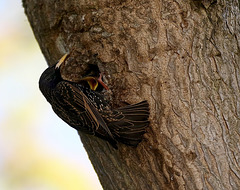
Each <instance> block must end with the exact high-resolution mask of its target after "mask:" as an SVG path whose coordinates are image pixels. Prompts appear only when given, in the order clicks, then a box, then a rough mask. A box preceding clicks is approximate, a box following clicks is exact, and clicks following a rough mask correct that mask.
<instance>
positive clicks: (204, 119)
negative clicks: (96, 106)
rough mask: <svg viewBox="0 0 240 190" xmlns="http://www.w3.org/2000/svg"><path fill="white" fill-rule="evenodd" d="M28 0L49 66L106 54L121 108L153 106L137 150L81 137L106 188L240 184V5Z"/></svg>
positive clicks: (104, 67) (225, 0)
mask: <svg viewBox="0 0 240 190" xmlns="http://www.w3.org/2000/svg"><path fill="white" fill-rule="evenodd" d="M23 5H24V8H25V12H26V14H27V16H28V19H29V22H30V24H31V27H32V29H33V32H34V34H35V37H36V39H37V41H38V43H39V45H40V48H41V50H42V52H43V54H44V56H45V58H46V60H47V62H48V64H49V65H52V64H54V63H55V62H56V61H57V60H58V59H59V58H60V57H61V56H62V55H63V54H64V53H66V52H68V51H71V50H72V49H74V48H75V49H78V51H80V52H81V53H82V54H84V55H87V56H92V55H95V54H96V55H97V57H98V58H99V59H100V60H101V63H99V68H100V69H101V71H102V72H104V74H105V80H106V81H107V82H106V83H107V84H108V86H109V87H110V89H111V98H112V102H113V105H114V106H121V105H122V102H127V103H137V102H140V101H141V100H145V99H146V100H148V102H149V103H150V110H151V114H150V122H151V125H150V127H149V128H148V129H147V133H146V134H145V135H144V140H143V142H141V143H140V144H139V146H138V147H137V148H131V147H128V146H125V145H122V144H119V149H118V150H115V149H113V148H112V147H111V146H110V145H109V144H108V143H107V142H105V141H103V140H101V139H98V138H95V137H92V136H88V135H84V134H81V133H79V134H80V136H81V140H82V142H83V144H84V147H85V149H86V151H87V153H88V155H89V159H90V160H91V162H92V164H93V166H94V168H95V170H96V172H97V175H98V177H99V180H100V182H101V184H102V186H103V188H104V189H106V190H112V189H128V190H136V189H137V190H140V189H142V190H146V189H156V190H157V189H164V190H166V189H190V190H192V189H214V190H215V189H236V190H237V189H240V140H239V139H240V93H239V87H240V71H239V70H240V67H239V66H240V24H239V21H240V11H239V6H240V5H239V1H237V0H219V1H214V0H213V1H211V0H202V1H201V0H198V1H197V0H94V1H93V0H85V1H84V0H68V1H63V0H59V1H51V0H45V1H35V0H23Z"/></svg>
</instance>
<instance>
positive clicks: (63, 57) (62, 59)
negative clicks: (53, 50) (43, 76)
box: [55, 53, 69, 69]
mask: <svg viewBox="0 0 240 190" xmlns="http://www.w3.org/2000/svg"><path fill="white" fill-rule="evenodd" d="M68 55H69V54H68V53H66V54H65V55H64V56H62V58H61V59H60V60H59V61H58V63H57V64H56V66H55V69H59V68H60V66H61V65H62V63H64V61H65V60H66V58H67V56H68Z"/></svg>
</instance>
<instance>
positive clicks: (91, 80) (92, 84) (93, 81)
mask: <svg viewBox="0 0 240 190" xmlns="http://www.w3.org/2000/svg"><path fill="white" fill-rule="evenodd" d="M81 80H85V81H87V83H88V84H89V86H90V89H91V90H96V89H97V87H98V81H97V79H96V78H95V77H84V78H82V79H81Z"/></svg>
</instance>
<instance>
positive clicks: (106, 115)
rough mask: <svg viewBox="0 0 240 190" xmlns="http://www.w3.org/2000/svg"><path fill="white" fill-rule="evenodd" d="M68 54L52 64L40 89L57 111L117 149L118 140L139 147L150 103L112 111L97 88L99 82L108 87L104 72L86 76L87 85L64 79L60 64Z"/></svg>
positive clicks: (69, 122)
mask: <svg viewBox="0 0 240 190" xmlns="http://www.w3.org/2000/svg"><path fill="white" fill-rule="evenodd" d="M67 56H68V55H64V56H63V57H62V58H61V59H60V61H59V62H58V63H57V64H55V65H53V66H50V67H48V68H47V69H46V70H45V71H44V72H43V73H42V75H41V77H40V80H39V88H40V90H41V92H42V94H43V95H44V96H45V98H46V99H47V101H48V102H49V103H50V104H51V106H52V109H53V110H54V112H55V113H56V114H57V115H58V116H59V117H60V118H61V119H62V120H64V121H65V122H66V123H67V124H69V125H70V126H71V127H73V128H75V129H76V130H78V131H81V132H84V133H87V134H90V135H95V136H97V137H99V138H101V139H104V140H106V141H108V142H109V143H110V144H111V145H112V146H113V147H114V148H116V149H117V142H121V143H123V144H126V145H129V146H137V145H138V143H140V142H141V140H142V136H143V134H144V133H145V132H146V127H147V126H148V125H149V121H148V117H149V105H148V102H147V101H142V102H140V103H137V104H133V105H127V106H125V107H121V108H118V109H114V110H112V109H111V108H110V106H109V104H108V101H107V100H106V99H105V98H104V96H103V94H102V93H100V92H98V91H94V90H95V89H96V86H98V85H99V84H100V85H102V86H103V87H104V88H107V86H106V85H105V84H104V83H103V82H102V80H101V74H100V77H99V78H96V77H93V76H91V77H84V78H83V79H82V80H83V81H87V82H88V85H87V86H86V85H82V84H81V83H76V82H71V81H67V80H64V79H63V78H62V76H61V72H60V66H61V64H62V63H63V62H64V60H65V59H66V57H67ZM93 81H94V82H93ZM92 82H93V84H92Z"/></svg>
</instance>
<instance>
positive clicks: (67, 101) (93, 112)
mask: <svg viewBox="0 0 240 190" xmlns="http://www.w3.org/2000/svg"><path fill="white" fill-rule="evenodd" d="M55 98H56V101H58V102H59V104H62V105H63V106H65V108H66V109H67V111H68V112H67V113H66V114H67V115H68V118H69V120H71V118H74V119H73V120H76V118H79V119H80V120H81V122H84V124H85V125H90V124H91V126H88V127H89V128H91V129H89V130H90V131H89V132H94V131H95V130H98V128H99V127H102V128H103V129H104V130H105V131H106V132H107V134H108V135H109V136H110V137H112V138H113V136H112V134H111V132H110V130H109V128H108V126H107V124H106V123H105V121H104V120H103V118H102V116H101V115H100V113H99V112H98V110H97V109H96V108H95V106H94V105H93V103H91V101H90V100H89V99H88V98H87V97H86V95H85V94H84V93H83V92H82V91H81V89H79V88H77V87H76V86H73V85H71V83H69V82H66V81H63V82H60V83H58V85H57V87H56V89H55ZM69 122H71V121H69ZM69 122H67V123H69Z"/></svg>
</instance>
